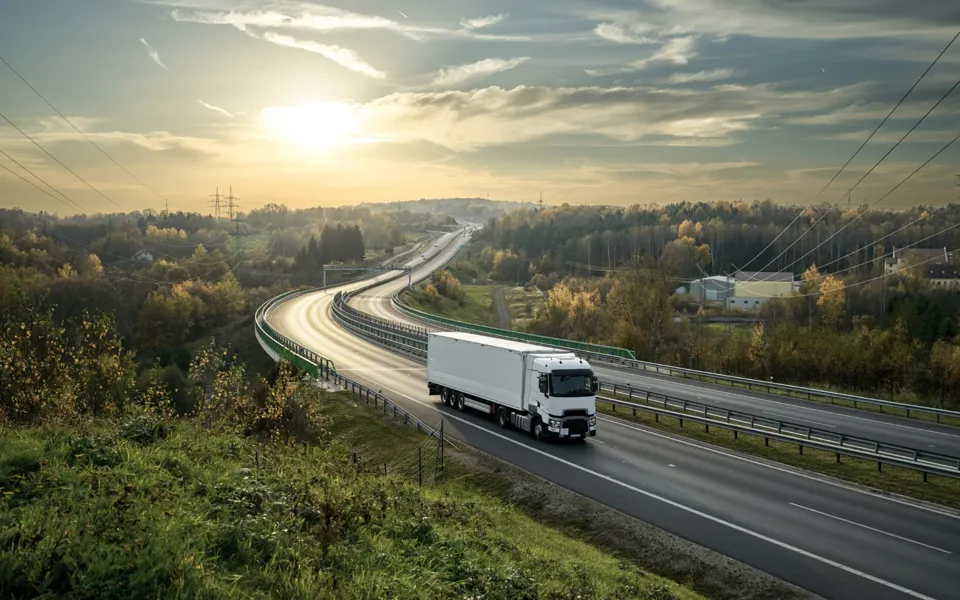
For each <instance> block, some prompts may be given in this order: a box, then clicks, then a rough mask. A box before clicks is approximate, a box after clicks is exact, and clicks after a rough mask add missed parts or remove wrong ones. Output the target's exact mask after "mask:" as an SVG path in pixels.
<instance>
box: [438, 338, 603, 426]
mask: <svg viewBox="0 0 960 600" xmlns="http://www.w3.org/2000/svg"><path fill="white" fill-rule="evenodd" d="M427 386H428V388H429V390H430V395H439V396H440V398H441V400H442V401H443V403H444V404H446V405H448V406H453V407H455V408H457V409H458V410H461V411H462V410H464V409H466V408H467V407H469V408H472V409H474V410H478V411H480V412H483V413H486V414H489V415H492V416H495V417H496V419H497V423H498V424H499V425H500V426H501V427H510V426H511V425H512V426H513V427H516V428H517V429H520V430H523V431H527V432H531V433H533V435H535V436H536V437H537V438H538V439H544V438H562V439H568V438H569V439H580V440H585V439H586V438H587V437H588V436H595V435H597V416H596V413H597V395H596V394H597V390H598V389H599V383H598V381H597V378H596V377H595V376H594V374H593V369H592V368H591V367H590V364H589V363H587V361H585V360H583V359H581V358H578V357H577V356H576V355H575V354H574V353H573V352H570V351H569V350H557V349H555V348H546V347H543V346H535V345H533V344H527V343H523V342H517V341H513V340H505V339H500V338H495V337H489V336H484V335H478V334H475V333H459V332H457V333H446V332H444V333H430V334H429V335H428V337H427Z"/></svg>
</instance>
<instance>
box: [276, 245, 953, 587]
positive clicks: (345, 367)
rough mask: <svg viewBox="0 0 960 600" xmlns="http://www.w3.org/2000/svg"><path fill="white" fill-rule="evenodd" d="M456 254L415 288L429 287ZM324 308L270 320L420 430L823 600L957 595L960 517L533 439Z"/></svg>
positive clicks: (828, 486) (632, 429) (714, 461)
mask: <svg viewBox="0 0 960 600" xmlns="http://www.w3.org/2000/svg"><path fill="white" fill-rule="evenodd" d="M451 239H454V236H445V239H444V242H445V241H448V240H451ZM444 242H441V248H442V246H443V243H444ZM456 245H457V244H454V245H453V247H448V248H445V249H443V250H442V252H440V255H439V256H437V257H436V258H435V259H433V260H429V261H428V262H427V264H422V265H420V268H419V269H417V270H416V271H415V272H414V278H422V277H426V276H428V275H429V273H430V272H431V271H432V270H433V268H435V266H436V265H438V264H440V263H442V262H443V261H445V260H448V259H449V258H450V257H451V256H452V255H453V254H454V253H455V251H456V248H455V246H456ZM428 258H429V255H428ZM405 280H406V278H403V280H400V281H398V282H392V283H389V284H386V285H383V286H379V287H377V288H375V289H374V290H371V291H370V292H368V294H369V295H370V296H373V298H372V299H371V298H363V299H361V300H360V301H359V306H361V307H364V308H365V309H366V307H365V305H368V304H370V305H372V304H377V303H378V302H379V303H380V304H382V300H381V301H378V300H377V298H378V297H379V298H381V299H382V298H389V296H390V295H392V294H393V293H395V291H396V289H397V288H398V287H403V285H405V283H406V282H405ZM361 285H364V284H362V283H356V284H351V285H348V286H344V287H345V288H346V289H351V288H352V289H356V288H357V287H360V286H361ZM332 299H333V293H332V292H327V293H324V292H315V293H312V294H307V295H304V296H300V297H298V298H295V299H294V300H291V301H289V302H286V303H284V304H281V305H280V306H278V307H277V308H275V309H274V310H273V311H271V313H270V315H269V319H270V322H271V324H272V325H273V326H274V327H276V328H277V329H278V330H279V331H281V332H282V333H284V334H286V335H287V336H289V337H291V338H293V339H296V340H297V341H298V342H300V343H301V344H303V345H304V346H306V347H309V348H311V349H313V350H315V351H316V352H319V353H321V354H323V355H324V356H326V357H328V358H330V359H332V360H333V361H334V362H335V364H336V366H337V370H338V371H340V372H341V373H343V374H344V375H346V376H348V377H350V378H352V379H354V380H356V381H358V382H360V383H363V384H365V385H368V386H370V387H373V388H376V389H381V390H382V392H383V394H384V395H386V396H388V397H390V398H391V399H392V400H394V401H396V402H398V403H400V404H402V405H403V406H404V407H405V408H407V409H408V410H410V411H411V412H412V413H414V414H415V415H417V416H418V417H419V418H421V419H422V420H424V421H425V422H428V423H435V422H437V421H439V420H440V419H441V418H442V419H444V421H445V423H444V430H445V432H446V433H447V434H448V435H451V436H453V437H456V438H459V439H461V440H463V441H465V442H466V443H468V444H470V445H472V446H474V447H476V448H479V449H481V450H483V451H485V452H487V453H489V454H492V455H494V456H496V457H498V458H500V459H502V460H505V461H508V462H510V463H513V464H515V465H517V466H519V467H521V468H523V469H526V470H527V471H530V472H532V473H536V474H537V475H539V476H541V477H544V478H546V479H549V480H551V481H553V482H555V483H558V484H560V485H562V486H564V487H567V488H569V489H571V490H574V491H576V492H578V493H581V494H583V495H585V496H587V497H590V498H592V499H595V500H598V501H600V502H603V503H604V504H606V505H608V506H611V507H613V508H615V509H617V510H620V511H622V512H624V513H627V514H630V515H632V516H634V517H636V518H639V519H641V520H643V521H646V522H648V523H651V524H653V525H656V526H658V527H660V528H662V529H664V530H667V531H669V532H672V533H674V534H676V535H679V536H681V537H683V538H686V539H688V540H691V541H693V542H696V543H699V544H701V545H703V546H706V547H708V548H711V549H713V550H716V551H718V552H721V553H723V554H725V555H728V556H730V557H732V558H735V559H737V560H740V561H742V562H744V563H747V564H749V565H751V566H754V567H757V568H759V569H761V570H763V571H766V572H768V573H770V574H772V575H775V576H777V577H780V578H782V579H784V580H786V581H789V582H791V583H794V584H796V585H798V586H800V587H803V588H806V589H808V590H810V591H812V592H814V593H817V594H820V595H822V596H825V597H827V598H837V599H851V600H853V599H857V600H859V599H862V598H870V599H871V600H885V599H893V598H921V599H928V598H937V599H947V598H954V597H956V590H957V589H960V559H958V556H960V518H957V517H956V516H954V515H953V514H951V513H947V512H941V511H938V510H936V509H931V508H924V507H919V506H915V505H913V504H910V503H906V502H902V501H899V500H895V499H889V498H886V497H882V496H877V495H874V494H870V493H867V492H864V491H861V490H860V489H857V488H853V487H848V486H844V485H840V484H837V483H833V482H827V481H824V480H821V479H818V478H815V477H812V476H810V475H808V474H804V473H798V472H795V471H793V470H790V469H787V468H784V467H781V466H777V465H773V464H768V463H765V462H761V461H757V460H753V459H751V458H749V457H744V456H740V455H737V454H735V453H732V452H728V451H725V450H720V449H717V448H713V447H710V446H707V445H704V444H700V443H697V442H693V441H690V440H685V439H681V438H675V437H672V436H669V435H665V434H662V433H660V432H656V431H651V430H648V429H645V428H642V427H637V426H634V425H631V424H628V423H624V422H619V421H616V420H613V419H607V418H603V417H601V427H600V428H599V432H598V435H597V437H596V438H591V439H590V440H589V441H588V443H587V444H580V445H564V444H544V443H539V442H536V441H535V440H533V439H532V438H530V437H528V436H526V435H525V434H521V433H519V432H516V431H513V430H503V429H499V428H497V427H496V425H495V424H494V423H493V422H492V421H491V420H488V419H487V418H486V417H484V416H481V415H478V414H475V413H471V412H469V411H468V412H465V413H459V412H456V411H454V410H453V409H449V408H447V407H444V406H442V405H441V404H439V401H438V400H437V399H436V398H435V397H431V396H428V395H427V390H426V379H425V368H424V366H423V365H422V364H420V363H417V362H414V361H411V360H409V359H407V358H404V357H402V356H398V355H395V354H392V353H391V352H388V351H386V350H385V349H383V348H381V347H379V346H376V345H373V344H371V343H369V342H366V341H365V340H362V339H361V338H358V337H356V336H354V335H352V334H350V333H348V332H347V331H345V330H343V329H341V328H340V327H339V326H337V325H336V324H335V323H334V322H333V320H332V317H331V316H330V304H331V301H332ZM371 300H372V301H371Z"/></svg>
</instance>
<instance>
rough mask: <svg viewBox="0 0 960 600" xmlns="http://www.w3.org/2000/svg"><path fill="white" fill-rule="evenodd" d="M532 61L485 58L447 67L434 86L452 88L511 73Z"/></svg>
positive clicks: (436, 77)
mask: <svg viewBox="0 0 960 600" xmlns="http://www.w3.org/2000/svg"><path fill="white" fill-rule="evenodd" d="M528 60H530V57H529V56H521V57H518V58H485V59H483V60H480V61H477V62H475V63H469V64H465V65H458V66H456V67H445V68H443V69H440V71H439V72H438V73H437V75H436V76H435V77H434V78H433V81H432V82H431V85H433V86H451V85H456V84H458V83H463V82H464V81H470V80H476V79H481V78H483V77H488V76H490V75H493V74H494V73H502V72H504V71H509V70H510V69H513V68H515V67H517V66H519V65H521V64H522V63H524V62H526V61H528Z"/></svg>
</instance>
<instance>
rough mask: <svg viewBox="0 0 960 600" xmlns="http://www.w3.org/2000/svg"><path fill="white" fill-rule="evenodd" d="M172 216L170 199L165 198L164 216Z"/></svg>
mask: <svg viewBox="0 0 960 600" xmlns="http://www.w3.org/2000/svg"><path fill="white" fill-rule="evenodd" d="M169 216H170V201H169V200H167V199H166V198H164V199H163V218H167V217H169Z"/></svg>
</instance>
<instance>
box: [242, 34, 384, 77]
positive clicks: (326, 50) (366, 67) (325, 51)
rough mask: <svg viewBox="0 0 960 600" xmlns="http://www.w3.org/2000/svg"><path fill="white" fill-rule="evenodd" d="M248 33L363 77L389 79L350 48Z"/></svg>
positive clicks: (280, 35)
mask: <svg viewBox="0 0 960 600" xmlns="http://www.w3.org/2000/svg"><path fill="white" fill-rule="evenodd" d="M246 33H247V34H248V35H250V36H251V37H254V38H257V39H261V40H264V41H267V42H270V43H273V44H277V45H279V46H286V47H288V48H296V49H298V50H306V51H307V52H314V53H316V54H319V55H320V56H323V57H324V58H326V59H328V60H332V61H333V62H335V63H337V64H338V65H340V66H341V67H344V68H346V69H350V70H351V71H354V72H356V73H360V74H361V75H366V76H367V77H372V78H373V79H386V77H387V74H386V73H384V72H383V71H380V70H378V69H376V68H374V67H373V66H372V65H371V64H370V63H368V62H366V61H364V60H363V59H362V58H360V55H358V54H357V53H356V52H354V51H353V50H351V49H349V48H341V47H340V46H334V45H330V44H320V43H318V42H313V41H310V40H298V39H297V38H295V37H292V36H289V35H283V34H280V33H273V32H272V31H268V32H266V33H263V34H257V33H254V32H252V31H247V32H246Z"/></svg>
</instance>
